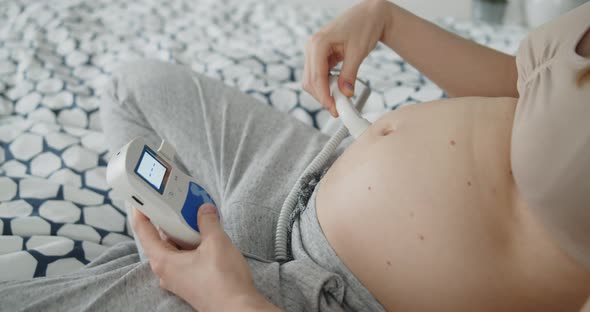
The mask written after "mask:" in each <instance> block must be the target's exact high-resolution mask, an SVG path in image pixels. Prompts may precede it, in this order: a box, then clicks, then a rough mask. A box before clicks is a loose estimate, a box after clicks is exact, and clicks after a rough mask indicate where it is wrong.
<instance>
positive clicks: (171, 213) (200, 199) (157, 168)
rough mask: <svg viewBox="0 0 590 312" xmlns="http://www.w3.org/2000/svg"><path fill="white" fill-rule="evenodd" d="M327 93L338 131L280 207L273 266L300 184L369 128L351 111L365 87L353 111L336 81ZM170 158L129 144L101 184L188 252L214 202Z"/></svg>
mask: <svg viewBox="0 0 590 312" xmlns="http://www.w3.org/2000/svg"><path fill="white" fill-rule="evenodd" d="M365 86H366V85H365ZM330 90H331V93H332V96H333V97H334V100H335V102H336V110H337V111H338V114H339V116H340V119H341V120H342V123H343V126H341V127H340V128H339V129H338V131H337V132H336V133H335V134H334V135H333V136H332V138H331V139H330V140H329V141H328V143H326V145H325V146H324V148H323V149H322V150H321V152H320V153H319V154H318V155H317V156H316V157H315V158H314V160H313V161H312V162H311V163H310V164H309V166H307V168H306V169H305V170H304V172H303V174H302V175H301V176H300V177H299V179H298V180H297V182H296V184H295V186H294V187H293V188H292V189H291V192H290V193H289V195H288V196H287V199H286V200H285V202H284V203H283V206H282V208H281V213H280V215H279V221H278V226H277V233H276V237H275V258H276V259H277V260H278V261H286V260H287V235H288V231H287V225H288V222H289V216H290V214H291V212H292V211H293V208H294V207H295V204H296V203H297V190H298V189H299V188H300V186H301V184H302V182H303V181H304V180H305V179H306V177H307V176H309V175H310V174H312V173H314V172H317V171H318V170H320V169H321V168H322V166H324V164H325V163H326V162H327V161H328V159H329V157H330V155H331V154H332V153H333V152H334V150H335V149H336V148H337V147H338V145H339V144H340V142H342V140H343V139H344V138H345V137H346V136H347V135H348V133H350V134H351V135H352V136H353V137H354V138H357V137H359V136H360V135H361V134H362V133H363V132H364V131H365V130H366V129H367V128H368V127H369V125H370V122H369V121H367V120H366V119H364V118H363V117H362V116H361V115H360V113H359V112H358V110H357V109H359V110H361V109H362V106H363V105H364V104H365V102H366V100H367V98H368V97H369V94H370V89H369V88H368V87H365V88H364V90H363V92H362V93H361V94H360V96H359V97H358V100H357V104H356V108H355V106H354V105H353V104H352V102H351V100H350V99H349V98H347V97H346V96H345V95H343V94H342V93H341V92H340V89H339V88H338V77H337V76H331V77H330ZM174 154H175V149H174V147H172V146H171V145H170V144H169V143H168V142H166V141H162V143H161V145H160V147H159V148H158V149H157V150H155V149H154V148H153V147H152V146H150V145H149V144H147V143H146V142H145V141H144V139H143V138H141V137H138V138H135V139H133V140H131V142H129V143H127V145H125V146H123V147H122V148H121V150H119V151H118V152H117V153H116V154H114V155H113V157H112V158H111V159H110V161H109V164H108V166H107V183H108V184H109V186H111V187H112V188H113V190H114V192H115V193H116V194H117V195H118V196H119V197H120V198H121V199H123V200H125V201H129V202H132V203H133V206H134V207H135V208H137V209H139V210H140V211H141V212H142V213H143V214H145V215H146V216H147V217H148V218H149V219H150V221H151V222H152V223H153V224H154V225H155V226H156V227H158V228H159V229H160V230H162V231H163V232H164V233H165V234H166V235H167V236H168V237H169V238H171V239H172V240H173V241H174V242H175V243H177V244H178V245H179V246H180V247H182V248H185V249H193V248H196V247H197V245H198V244H199V243H200V242H201V236H200V234H199V227H198V226H197V212H198V209H199V207H200V206H201V205H202V204H204V203H212V204H213V205H215V202H214V201H213V199H211V196H210V195H209V193H208V192H207V191H206V190H205V189H204V188H203V187H202V186H201V184H200V183H198V182H197V180H195V179H194V178H193V177H191V176H189V175H187V174H185V173H184V172H183V171H181V170H180V169H179V168H178V167H176V166H175V164H174V162H173V159H174Z"/></svg>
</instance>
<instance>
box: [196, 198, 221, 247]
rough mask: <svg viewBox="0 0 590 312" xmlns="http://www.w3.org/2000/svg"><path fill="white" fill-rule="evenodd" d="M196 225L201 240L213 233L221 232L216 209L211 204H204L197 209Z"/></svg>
mask: <svg viewBox="0 0 590 312" xmlns="http://www.w3.org/2000/svg"><path fill="white" fill-rule="evenodd" d="M197 224H198V225H199V231H200V232H201V236H203V239H205V238H206V237H207V236H210V235H212V234H214V233H215V232H218V231H223V230H222V229H221V224H220V223H219V217H217V208H215V206H213V205H212V204H211V203H204V204H203V205H201V207H199V212H198V213H197Z"/></svg>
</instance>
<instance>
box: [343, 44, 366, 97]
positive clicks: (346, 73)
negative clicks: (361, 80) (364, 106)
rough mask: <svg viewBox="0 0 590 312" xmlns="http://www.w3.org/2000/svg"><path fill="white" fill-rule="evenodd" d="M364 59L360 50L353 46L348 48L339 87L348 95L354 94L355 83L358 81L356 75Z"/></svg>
mask: <svg viewBox="0 0 590 312" xmlns="http://www.w3.org/2000/svg"><path fill="white" fill-rule="evenodd" d="M362 61H363V56H362V54H360V53H359V51H356V50H354V49H352V48H349V49H347V50H346V54H345V55H344V62H343V63H342V71H340V77H338V87H339V88H340V91H341V92H342V93H343V94H344V95H346V96H347V97H351V96H353V95H354V83H355V82H356V75H357V73H358V70H359V67H360V66H361V63H362Z"/></svg>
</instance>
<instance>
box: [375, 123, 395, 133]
mask: <svg viewBox="0 0 590 312" xmlns="http://www.w3.org/2000/svg"><path fill="white" fill-rule="evenodd" d="M394 132H395V127H394V126H392V125H388V126H386V127H383V128H381V129H380V130H379V135H381V136H388V135H390V134H393V133H394Z"/></svg>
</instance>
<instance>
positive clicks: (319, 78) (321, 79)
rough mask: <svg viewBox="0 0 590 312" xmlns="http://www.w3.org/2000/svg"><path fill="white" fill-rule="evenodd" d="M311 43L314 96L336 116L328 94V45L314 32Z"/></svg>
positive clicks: (333, 104)
mask: <svg viewBox="0 0 590 312" xmlns="http://www.w3.org/2000/svg"><path fill="white" fill-rule="evenodd" d="M312 40H313V43H312V48H311V50H312V51H311V52H312V53H311V56H310V60H311V68H310V70H311V84H313V88H314V89H315V90H316V96H317V97H318V98H319V99H320V102H321V103H322V105H323V106H324V107H325V108H326V109H328V110H329V111H330V113H331V114H332V116H334V117H337V116H338V113H337V112H336V106H335V103H334V99H333V98H332V96H331V95H330V86H329V82H328V79H329V74H330V68H329V66H328V65H329V64H328V58H329V56H330V47H329V46H328V44H327V43H325V42H324V41H323V39H322V37H321V35H319V34H316V35H314V37H312Z"/></svg>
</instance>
